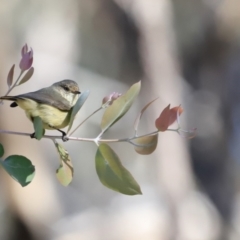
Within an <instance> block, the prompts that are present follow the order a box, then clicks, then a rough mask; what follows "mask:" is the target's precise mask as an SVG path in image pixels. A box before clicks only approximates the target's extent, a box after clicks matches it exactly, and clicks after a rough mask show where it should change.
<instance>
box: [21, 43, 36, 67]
mask: <svg viewBox="0 0 240 240" xmlns="http://www.w3.org/2000/svg"><path fill="white" fill-rule="evenodd" d="M21 54H22V59H21V61H20V63H19V67H20V69H21V70H22V71H26V70H28V69H29V68H30V67H31V66H32V63H33V50H32V49H31V50H30V51H29V52H28V46H27V44H25V45H24V46H23V48H22V51H21Z"/></svg>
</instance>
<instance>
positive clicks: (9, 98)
mask: <svg viewBox="0 0 240 240" xmlns="http://www.w3.org/2000/svg"><path fill="white" fill-rule="evenodd" d="M0 99H1V100H8V101H16V100H17V98H16V97H12V96H3V97H0Z"/></svg>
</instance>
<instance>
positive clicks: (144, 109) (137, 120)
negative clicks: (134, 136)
mask: <svg viewBox="0 0 240 240" xmlns="http://www.w3.org/2000/svg"><path fill="white" fill-rule="evenodd" d="M157 99H158V97H157V98H155V99H154V100H152V101H151V102H149V103H148V104H147V105H146V106H145V107H144V108H143V109H142V110H141V112H140V113H139V115H138V116H137V118H136V120H135V122H134V130H135V132H137V130H138V125H139V123H140V120H141V117H142V115H143V113H144V112H145V111H146V110H147V108H148V107H149V106H150V105H151V104H152V103H153V102H155V101H156V100H157Z"/></svg>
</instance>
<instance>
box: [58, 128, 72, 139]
mask: <svg viewBox="0 0 240 240" xmlns="http://www.w3.org/2000/svg"><path fill="white" fill-rule="evenodd" d="M57 130H58V131H59V132H61V133H62V140H63V142H67V141H68V140H69V139H68V137H67V134H66V133H65V132H64V131H62V130H60V129H57Z"/></svg>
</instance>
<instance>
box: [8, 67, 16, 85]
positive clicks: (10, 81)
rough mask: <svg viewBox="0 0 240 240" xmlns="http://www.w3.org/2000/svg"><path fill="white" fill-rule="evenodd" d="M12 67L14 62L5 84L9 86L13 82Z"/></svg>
mask: <svg viewBox="0 0 240 240" xmlns="http://www.w3.org/2000/svg"><path fill="white" fill-rule="evenodd" d="M14 68H15V64H13V65H12V67H11V69H10V71H9V73H8V76H7V85H8V87H9V88H10V87H11V86H12V82H13V75H14Z"/></svg>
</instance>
